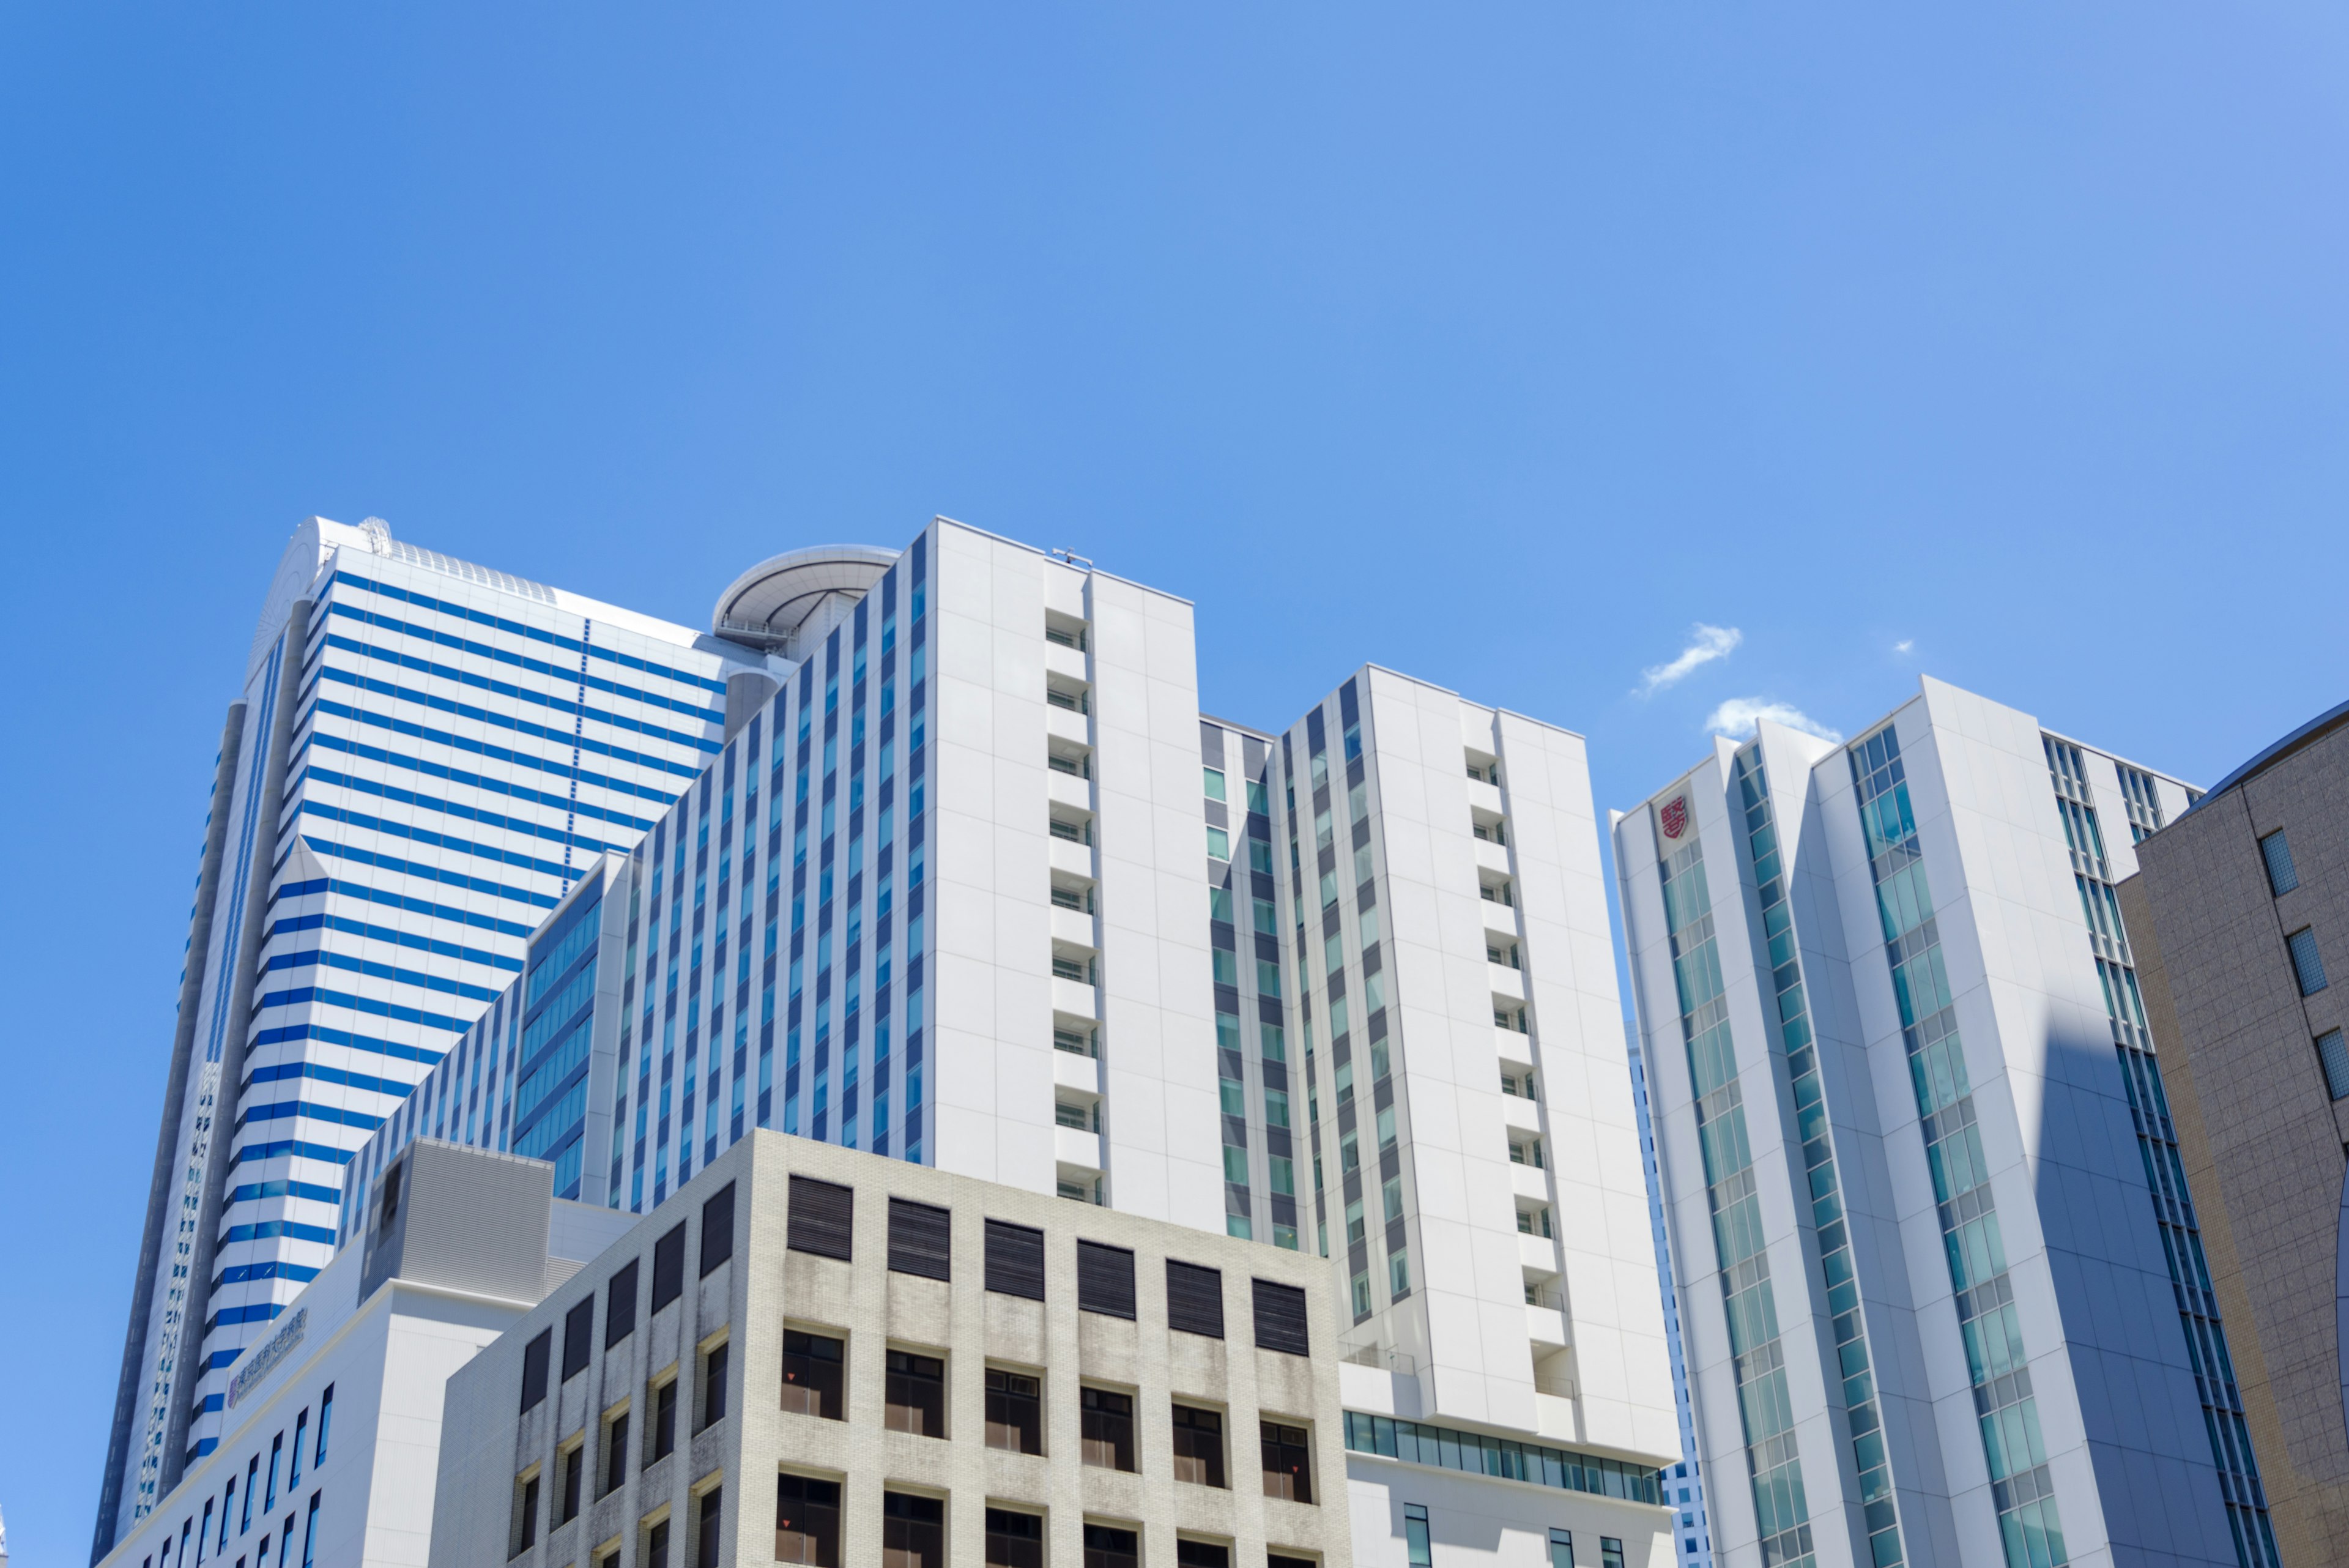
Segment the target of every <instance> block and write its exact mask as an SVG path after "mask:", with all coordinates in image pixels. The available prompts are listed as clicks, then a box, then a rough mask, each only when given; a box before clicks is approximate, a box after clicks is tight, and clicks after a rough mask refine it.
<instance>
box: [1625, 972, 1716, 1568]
mask: <svg viewBox="0 0 2349 1568" xmlns="http://www.w3.org/2000/svg"><path fill="white" fill-rule="evenodd" d="M1623 1033H1624V1037H1625V1039H1626V1041H1627V1043H1628V1044H1629V1045H1630V1054H1631V1104H1632V1107H1633V1109H1634V1110H1636V1111H1637V1112H1638V1114H1639V1118H1640V1168H1641V1170H1642V1171H1643V1172H1644V1173H1645V1174H1646V1176H1647V1179H1648V1229H1649V1231H1650V1234H1651V1240H1652V1241H1654V1244H1655V1249H1656V1277H1657V1278H1658V1279H1659V1280H1660V1281H1661V1282H1662V1284H1663V1289H1664V1340H1665V1344H1666V1345H1668V1346H1669V1348H1670V1349H1671V1357H1672V1410H1673V1413H1674V1414H1675V1415H1677V1416H1678V1417H1680V1423H1681V1457H1680V1459H1679V1461H1678V1462H1677V1463H1675V1464H1674V1465H1673V1466H1672V1468H1671V1469H1668V1470H1666V1471H1665V1472H1664V1475H1663V1486H1664V1501H1665V1502H1666V1503H1667V1504H1668V1505H1669V1506H1670V1507H1671V1511H1672V1534H1673V1536H1674V1538H1675V1539H1676V1540H1677V1541H1678V1542H1679V1545H1680V1552H1679V1559H1680V1563H1681V1564H1682V1568H1713V1534H1712V1532H1711V1531H1710V1530H1708V1529H1707V1528H1706V1526H1705V1522H1704V1465H1703V1456H1702V1455H1701V1454H1700V1453H1699V1452H1698V1451H1697V1446H1696V1415H1695V1412H1694V1410H1693V1408H1692V1407H1691V1405H1690V1403H1689V1385H1688V1357H1687V1355H1686V1354H1685V1353H1684V1352H1683V1350H1682V1345H1681V1306H1680V1292H1679V1291H1678V1290H1677V1289H1676V1288H1675V1287H1674V1286H1673V1284H1672V1258H1671V1238H1670V1236H1669V1234H1668V1232H1667V1231H1665V1229H1664V1184H1663V1178H1662V1175H1661V1171H1660V1170H1659V1169H1658V1168H1657V1165H1656V1134H1655V1124H1654V1119H1653V1116H1652V1115H1651V1111H1650V1109H1649V1106H1648V1064H1647V1063H1646V1061H1645V1060H1644V1059H1643V1058H1642V1055H1641V1053H1640V1026H1639V1025H1638V1024H1637V1023H1634V1022H1632V1021H1631V1020H1630V1019H1626V1020H1624V1022H1623Z"/></svg>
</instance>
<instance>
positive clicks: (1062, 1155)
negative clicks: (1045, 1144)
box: [1052, 1127, 1102, 1171]
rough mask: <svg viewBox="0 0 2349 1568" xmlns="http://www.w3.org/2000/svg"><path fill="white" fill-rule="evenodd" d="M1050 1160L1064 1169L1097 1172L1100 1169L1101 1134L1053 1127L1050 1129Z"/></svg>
mask: <svg viewBox="0 0 2349 1568" xmlns="http://www.w3.org/2000/svg"><path fill="white" fill-rule="evenodd" d="M1052 1158H1054V1159H1055V1160H1057V1161H1058V1162H1059V1163H1060V1164H1061V1166H1063V1167H1066V1168H1073V1169H1077V1170H1084V1171H1098V1170H1100V1169H1101V1168H1102V1154H1101V1134H1099V1133H1097V1132H1081V1131H1079V1130H1078V1129H1077V1128H1075V1127H1053V1129H1052Z"/></svg>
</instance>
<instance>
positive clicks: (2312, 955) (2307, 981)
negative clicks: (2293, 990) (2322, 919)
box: [2285, 926, 2324, 996]
mask: <svg viewBox="0 0 2349 1568" xmlns="http://www.w3.org/2000/svg"><path fill="white" fill-rule="evenodd" d="M2285 940H2286V942H2287V943H2288V944H2289V945H2290V946H2291V948H2292V972H2293V973H2295V974H2297V975H2298V976H2299V977H2300V994H2301V995H2302V996H2314V995H2315V994H2316V993H2317V992H2320V991H2323V989H2324V961H2323V959H2322V958H2320V957H2318V956H2317V952H2316V929H2315V928H2314V927H2313V926H2302V927H2301V928H2300V929H2298V930H2296V931H2294V932H2292V935H2291V936H2290V937H2288V938H2286V939H2285Z"/></svg>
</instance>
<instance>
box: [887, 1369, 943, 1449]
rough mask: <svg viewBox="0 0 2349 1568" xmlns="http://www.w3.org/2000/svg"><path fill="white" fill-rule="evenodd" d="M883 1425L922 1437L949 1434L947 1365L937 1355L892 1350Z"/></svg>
mask: <svg viewBox="0 0 2349 1568" xmlns="http://www.w3.org/2000/svg"><path fill="white" fill-rule="evenodd" d="M885 1398H886V1401H887V1403H886V1407H885V1412H884V1418H883V1421H882V1425H883V1426H885V1427H886V1428H888V1429H889V1430H891V1431H893V1432H911V1433H913V1434H914V1435H915V1436H916V1437H920V1438H943V1437H945V1436H946V1435H947V1364H946V1363H945V1362H944V1361H941V1360H940V1359H938V1358H937V1357H936V1356H935V1355H914V1354H913V1353H911V1352H910V1351H904V1350H893V1351H891V1352H889V1361H888V1375H887V1388H886V1390H885Z"/></svg>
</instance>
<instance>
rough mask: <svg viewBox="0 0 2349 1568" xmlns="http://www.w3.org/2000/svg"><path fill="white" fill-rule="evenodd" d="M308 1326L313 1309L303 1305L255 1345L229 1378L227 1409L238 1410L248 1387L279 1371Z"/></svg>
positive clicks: (298, 1343)
mask: <svg viewBox="0 0 2349 1568" xmlns="http://www.w3.org/2000/svg"><path fill="white" fill-rule="evenodd" d="M309 1326H310V1309H309V1308H308V1307H304V1308H303V1309H302V1310H301V1311H299V1312H297V1313H295V1314H294V1315H293V1316H292V1317H289V1318H287V1319H286V1320H285V1322H284V1323H282V1324H279V1325H278V1327H277V1332H276V1333H275V1334H271V1335H270V1336H269V1337H268V1338H267V1339H266V1340H264V1341H263V1342H262V1343H261V1344H260V1345H256V1346H254V1351H253V1354H252V1355H249V1356H247V1357H246V1358H245V1363H244V1365H243V1366H240V1367H238V1368H237V1372H236V1376H234V1377H232V1378H230V1379H229V1384H228V1408H230V1409H232V1410H233V1409H235V1408H236V1402H237V1401H238V1400H239V1399H242V1398H243V1397H244V1395H245V1391H246V1390H247V1389H249V1388H252V1387H253V1386H255V1385H256V1384H258V1383H259V1382H260V1381H261V1380H262V1379H263V1378H264V1377H266V1376H269V1375H270V1374H271V1373H273V1372H274V1371H276V1370H277V1368H278V1366H280V1365H282V1364H283V1363H284V1361H285V1358H286V1357H287V1356H289V1355H293V1354H294V1347H295V1345H300V1344H301V1343H302V1335H303V1334H304V1332H305V1331H306V1330H307V1329H308V1328H309Z"/></svg>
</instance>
